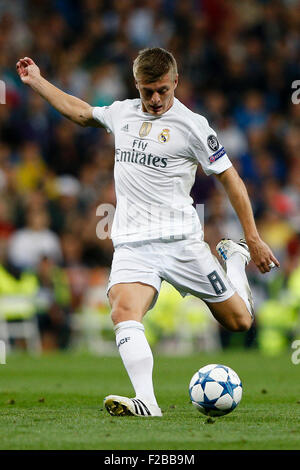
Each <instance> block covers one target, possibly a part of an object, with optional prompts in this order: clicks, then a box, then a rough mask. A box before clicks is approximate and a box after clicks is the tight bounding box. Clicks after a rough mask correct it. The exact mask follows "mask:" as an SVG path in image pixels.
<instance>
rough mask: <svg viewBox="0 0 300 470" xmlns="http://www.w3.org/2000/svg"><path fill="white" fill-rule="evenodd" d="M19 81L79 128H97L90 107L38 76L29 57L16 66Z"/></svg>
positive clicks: (34, 65) (37, 71) (97, 125)
mask: <svg viewBox="0 0 300 470" xmlns="http://www.w3.org/2000/svg"><path fill="white" fill-rule="evenodd" d="M16 68H17V72H18V74H19V77H20V79H21V80H22V82H23V83H25V84H26V85H29V86H30V87H31V88H32V89H33V90H34V91H36V92H37V93H39V95H40V96H41V97H42V98H44V99H45V100H47V101H48V102H49V103H50V104H51V105H52V106H53V107H54V108H55V109H57V111H59V112H60V113H61V114H63V115H64V116H65V117H66V118H68V119H70V120H71V121H73V122H76V123H77V124H79V125H80V126H84V127H85V126H93V127H99V126H100V123H99V122H97V121H95V120H94V119H93V115H92V110H93V108H92V106H90V105H89V104H88V103H85V101H82V100H80V99H79V98H76V97H75V96H72V95H69V94H68V93H65V92H63V91H62V90H60V89H59V88H57V87H56V86H54V85H52V84H51V83H50V82H48V81H47V80H46V79H45V78H43V77H42V76H41V74H40V69H39V67H38V66H37V65H36V64H35V63H34V61H33V60H32V59H30V57H24V59H20V60H19V61H18V62H17V64H16Z"/></svg>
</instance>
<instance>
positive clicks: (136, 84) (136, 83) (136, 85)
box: [134, 80, 139, 89]
mask: <svg viewBox="0 0 300 470" xmlns="http://www.w3.org/2000/svg"><path fill="white" fill-rule="evenodd" d="M134 82H135V87H136V88H137V89H139V86H138V82H137V81H136V80H135V81H134Z"/></svg>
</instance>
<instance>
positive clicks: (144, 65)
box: [133, 47, 178, 83]
mask: <svg viewBox="0 0 300 470" xmlns="http://www.w3.org/2000/svg"><path fill="white" fill-rule="evenodd" d="M168 72H170V79H171V80H175V78H176V75H177V73H178V72H177V63H176V60H175V58H174V56H173V54H171V52H168V51H166V50H165V49H163V48H161V47H149V48H147V49H143V50H141V51H139V53H138V56H137V57H136V59H135V60H134V62H133V75H134V78H135V79H136V81H139V80H144V81H145V82H146V83H151V82H156V81H157V80H159V79H160V78H161V77H163V76H164V75H166V74H167V73H168Z"/></svg>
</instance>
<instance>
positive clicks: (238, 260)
mask: <svg viewBox="0 0 300 470" xmlns="http://www.w3.org/2000/svg"><path fill="white" fill-rule="evenodd" d="M226 272H227V276H228V277H229V279H230V281H231V283H232V284H233V286H234V287H235V288H236V290H237V293H238V294H239V296H240V297H242V299H243V301H244V302H245V304H246V306H247V309H248V310H249V313H250V314H251V316H253V309H252V306H251V303H250V301H249V296H250V297H252V295H251V291H250V287H249V283H248V279H247V275H246V271H245V257H244V256H243V255H242V254H241V253H233V255H231V256H230V257H229V258H228V259H227V261H226Z"/></svg>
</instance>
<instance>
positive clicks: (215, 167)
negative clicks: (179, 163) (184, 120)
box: [189, 115, 232, 175]
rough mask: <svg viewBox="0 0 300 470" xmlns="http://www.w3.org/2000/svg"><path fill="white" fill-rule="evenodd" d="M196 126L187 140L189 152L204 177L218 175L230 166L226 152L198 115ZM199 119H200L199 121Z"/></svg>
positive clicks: (205, 121)
mask: <svg viewBox="0 0 300 470" xmlns="http://www.w3.org/2000/svg"><path fill="white" fill-rule="evenodd" d="M198 118H199V119H198V120H197V122H196V126H194V128H193V131H192V132H191V134H190V138H189V150H190V152H191V153H192V155H193V156H194V157H195V158H196V159H197V160H198V162H199V163H200V165H201V166H202V169H203V171H204V173H205V174H206V175H211V174H214V173H215V174H218V173H222V172H223V171H225V170H227V169H228V168H230V167H231V166H232V163H231V161H230V160H229V158H228V156H227V154H226V150H225V149H224V147H223V146H222V144H221V143H220V142H219V140H218V137H217V134H216V132H215V131H214V130H213V129H212V128H211V127H210V126H209V124H208V122H207V120H206V119H205V118H204V117H203V116H200V115H198ZM200 118H201V119H200Z"/></svg>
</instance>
